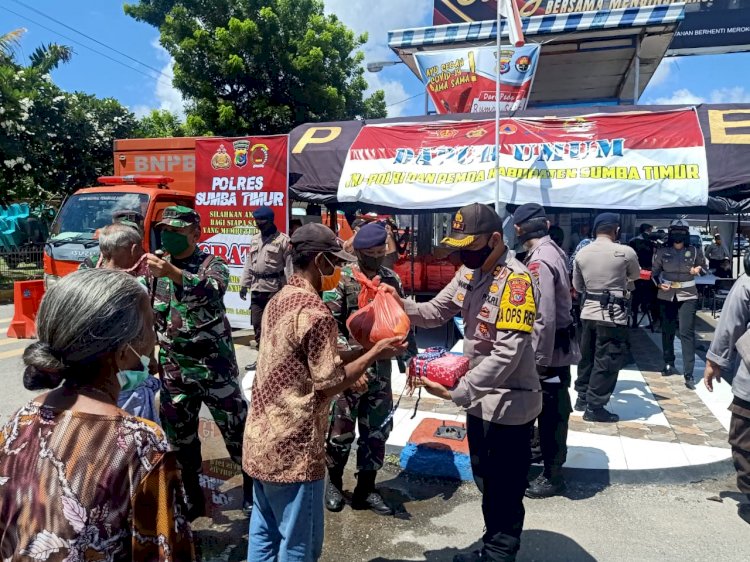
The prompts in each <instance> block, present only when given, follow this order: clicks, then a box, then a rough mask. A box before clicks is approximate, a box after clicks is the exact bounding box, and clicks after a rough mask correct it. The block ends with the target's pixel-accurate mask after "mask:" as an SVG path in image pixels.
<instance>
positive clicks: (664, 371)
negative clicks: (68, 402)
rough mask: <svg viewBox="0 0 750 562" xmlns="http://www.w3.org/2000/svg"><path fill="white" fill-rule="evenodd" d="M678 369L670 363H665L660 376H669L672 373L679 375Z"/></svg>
mask: <svg viewBox="0 0 750 562" xmlns="http://www.w3.org/2000/svg"><path fill="white" fill-rule="evenodd" d="M679 374H680V371H678V370H677V369H676V368H675V366H674V365H672V364H671V363H667V364H666V365H665V366H664V368H663V369H662V371H661V376H662V377H671V376H672V375H679Z"/></svg>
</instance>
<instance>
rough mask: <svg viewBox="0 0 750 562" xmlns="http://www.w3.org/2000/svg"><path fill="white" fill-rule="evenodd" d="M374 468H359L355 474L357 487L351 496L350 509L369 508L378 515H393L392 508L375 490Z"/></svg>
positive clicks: (375, 473)
mask: <svg viewBox="0 0 750 562" xmlns="http://www.w3.org/2000/svg"><path fill="white" fill-rule="evenodd" d="M376 475H377V472H376V471H374V470H361V471H360V472H359V474H357V487H356V488H354V494H353V496H352V509H369V510H371V511H374V512H375V513H377V514H378V515H393V509H391V508H390V507H389V506H388V504H386V503H385V501H384V500H383V496H381V495H380V494H379V493H378V492H377V490H375V476H376Z"/></svg>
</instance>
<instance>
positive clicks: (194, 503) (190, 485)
mask: <svg viewBox="0 0 750 562" xmlns="http://www.w3.org/2000/svg"><path fill="white" fill-rule="evenodd" d="M193 476H194V477H193ZM183 485H184V486H185V503H186V504H187V513H186V516H187V519H188V521H190V522H191V523H192V522H193V521H195V520H196V519H198V518H199V517H205V515H206V498H205V496H204V495H203V488H201V485H200V480H199V477H198V475H197V474H194V475H191V476H188V477H187V478H185V476H184V475H183Z"/></svg>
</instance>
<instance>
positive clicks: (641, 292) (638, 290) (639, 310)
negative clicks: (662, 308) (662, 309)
mask: <svg viewBox="0 0 750 562" xmlns="http://www.w3.org/2000/svg"><path fill="white" fill-rule="evenodd" d="M658 292H659V289H658V287H657V286H656V285H655V284H654V282H653V281H646V280H643V279H638V280H637V281H636V282H635V291H633V324H634V325H635V323H636V322H638V317H639V315H640V314H643V313H644V312H646V311H648V312H650V313H651V319H652V320H653V321H654V322H655V321H656V320H658V319H659V316H660V315H659V305H658V303H657V302H656V301H657V298H656V294H657V293H658Z"/></svg>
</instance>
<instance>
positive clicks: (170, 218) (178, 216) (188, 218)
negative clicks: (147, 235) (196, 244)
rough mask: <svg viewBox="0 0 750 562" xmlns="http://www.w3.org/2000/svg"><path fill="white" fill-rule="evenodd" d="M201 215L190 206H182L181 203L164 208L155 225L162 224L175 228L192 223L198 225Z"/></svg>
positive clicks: (159, 225)
mask: <svg viewBox="0 0 750 562" xmlns="http://www.w3.org/2000/svg"><path fill="white" fill-rule="evenodd" d="M200 223H201V217H200V215H199V214H198V213H196V212H195V210H194V209H191V208H190V207H183V206H182V205H174V206H172V207H167V208H166V209H164V214H163V215H162V216H161V221H159V223H158V224H157V225H156V226H158V227H162V226H173V227H175V228H183V227H185V226H190V225H193V224H197V225H200Z"/></svg>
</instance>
